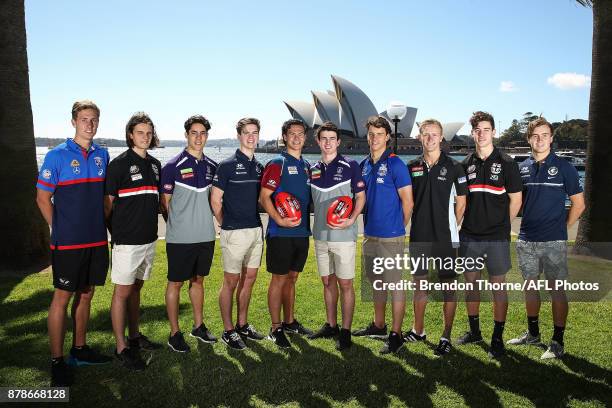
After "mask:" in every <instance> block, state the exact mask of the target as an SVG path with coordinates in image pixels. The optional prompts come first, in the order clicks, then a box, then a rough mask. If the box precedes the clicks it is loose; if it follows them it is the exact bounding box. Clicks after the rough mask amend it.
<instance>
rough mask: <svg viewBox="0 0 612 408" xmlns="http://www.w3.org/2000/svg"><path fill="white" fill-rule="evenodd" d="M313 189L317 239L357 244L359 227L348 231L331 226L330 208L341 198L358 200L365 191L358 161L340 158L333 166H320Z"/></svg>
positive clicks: (313, 171) (313, 175) (312, 180)
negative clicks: (358, 195) (359, 194)
mask: <svg viewBox="0 0 612 408" xmlns="http://www.w3.org/2000/svg"><path fill="white" fill-rule="evenodd" d="M310 188H311V192H312V202H313V203H314V226H313V231H312V233H313V236H314V239H317V240H322V241H332V242H348V241H356V240H357V224H356V223H355V224H353V225H351V226H350V227H349V228H345V229H337V230H335V229H331V228H329V227H328V226H327V210H328V208H329V205H330V204H331V203H332V202H333V201H334V200H335V199H336V198H338V197H340V196H349V197H351V198H353V199H354V198H355V194H357V193H359V192H361V191H364V190H365V182H364V181H363V177H362V176H361V168H359V164H357V162H356V161H354V160H351V159H347V158H345V157H343V156H341V155H337V156H336V157H335V158H334V159H333V160H332V161H331V163H329V164H325V163H323V162H322V161H319V162H317V163H316V164H315V165H314V166H312V167H311V168H310Z"/></svg>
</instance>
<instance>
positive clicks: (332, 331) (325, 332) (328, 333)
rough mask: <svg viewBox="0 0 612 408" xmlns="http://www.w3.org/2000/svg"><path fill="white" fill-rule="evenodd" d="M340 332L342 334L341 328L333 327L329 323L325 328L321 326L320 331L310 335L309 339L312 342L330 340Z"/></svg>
mask: <svg viewBox="0 0 612 408" xmlns="http://www.w3.org/2000/svg"><path fill="white" fill-rule="evenodd" d="M339 332H340V328H339V327H338V325H335V326H334V327H331V325H330V324H329V323H325V324H324V325H323V326H321V328H320V329H319V330H317V331H316V332H315V333H312V334H311V335H309V336H308V338H309V339H310V340H314V339H320V338H324V339H330V338H332V337H334V336H337V335H338V333H339Z"/></svg>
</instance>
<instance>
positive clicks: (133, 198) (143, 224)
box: [105, 149, 161, 245]
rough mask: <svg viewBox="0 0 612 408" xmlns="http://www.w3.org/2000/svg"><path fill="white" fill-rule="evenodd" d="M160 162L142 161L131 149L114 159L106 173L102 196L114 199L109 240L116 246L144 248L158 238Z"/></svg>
mask: <svg viewBox="0 0 612 408" xmlns="http://www.w3.org/2000/svg"><path fill="white" fill-rule="evenodd" d="M160 173H161V163H160V162H159V160H157V159H156V158H154V157H151V156H150V155H149V154H147V156H146V157H145V158H144V159H143V158H142V157H140V156H139V155H138V154H136V153H135V152H134V151H133V150H132V149H128V150H127V151H125V152H123V153H121V154H120V155H119V156H117V157H116V158H115V159H113V160H112V161H111V162H110V163H109V165H108V169H107V173H106V189H105V190H106V191H105V194H107V195H112V196H114V197H115V199H114V200H113V212H112V214H111V225H110V226H111V236H112V238H111V240H112V242H113V243H115V244H119V245H143V244H148V243H151V242H153V241H155V240H156V239H157V213H158V209H159V186H160Z"/></svg>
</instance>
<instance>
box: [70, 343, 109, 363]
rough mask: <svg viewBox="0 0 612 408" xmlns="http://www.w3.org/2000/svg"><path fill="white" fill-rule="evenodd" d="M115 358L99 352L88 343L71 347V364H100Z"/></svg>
mask: <svg viewBox="0 0 612 408" xmlns="http://www.w3.org/2000/svg"><path fill="white" fill-rule="evenodd" d="M112 360H113V359H112V358H111V357H109V356H106V355H104V354H100V353H98V352H97V351H96V350H94V349H92V348H91V347H89V346H88V345H87V344H86V345H84V346H83V347H80V348H76V347H74V346H73V347H72V348H71V349H70V358H69V359H68V364H70V365H71V366H77V367H78V366H84V365H98V364H107V363H110V362H111V361H112Z"/></svg>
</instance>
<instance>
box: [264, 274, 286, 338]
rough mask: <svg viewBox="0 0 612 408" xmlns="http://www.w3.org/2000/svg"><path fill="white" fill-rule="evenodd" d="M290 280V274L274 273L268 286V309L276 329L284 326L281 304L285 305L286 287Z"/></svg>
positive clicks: (273, 326) (273, 327)
mask: <svg viewBox="0 0 612 408" xmlns="http://www.w3.org/2000/svg"><path fill="white" fill-rule="evenodd" d="M288 280H289V275H277V274H272V279H271V280H270V286H269V287H268V309H269V311H270V318H271V319H272V329H273V330H275V329H277V328H279V327H281V326H282V322H281V317H280V314H281V306H282V305H283V294H284V292H285V290H284V287H285V285H286V283H287V281H288Z"/></svg>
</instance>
